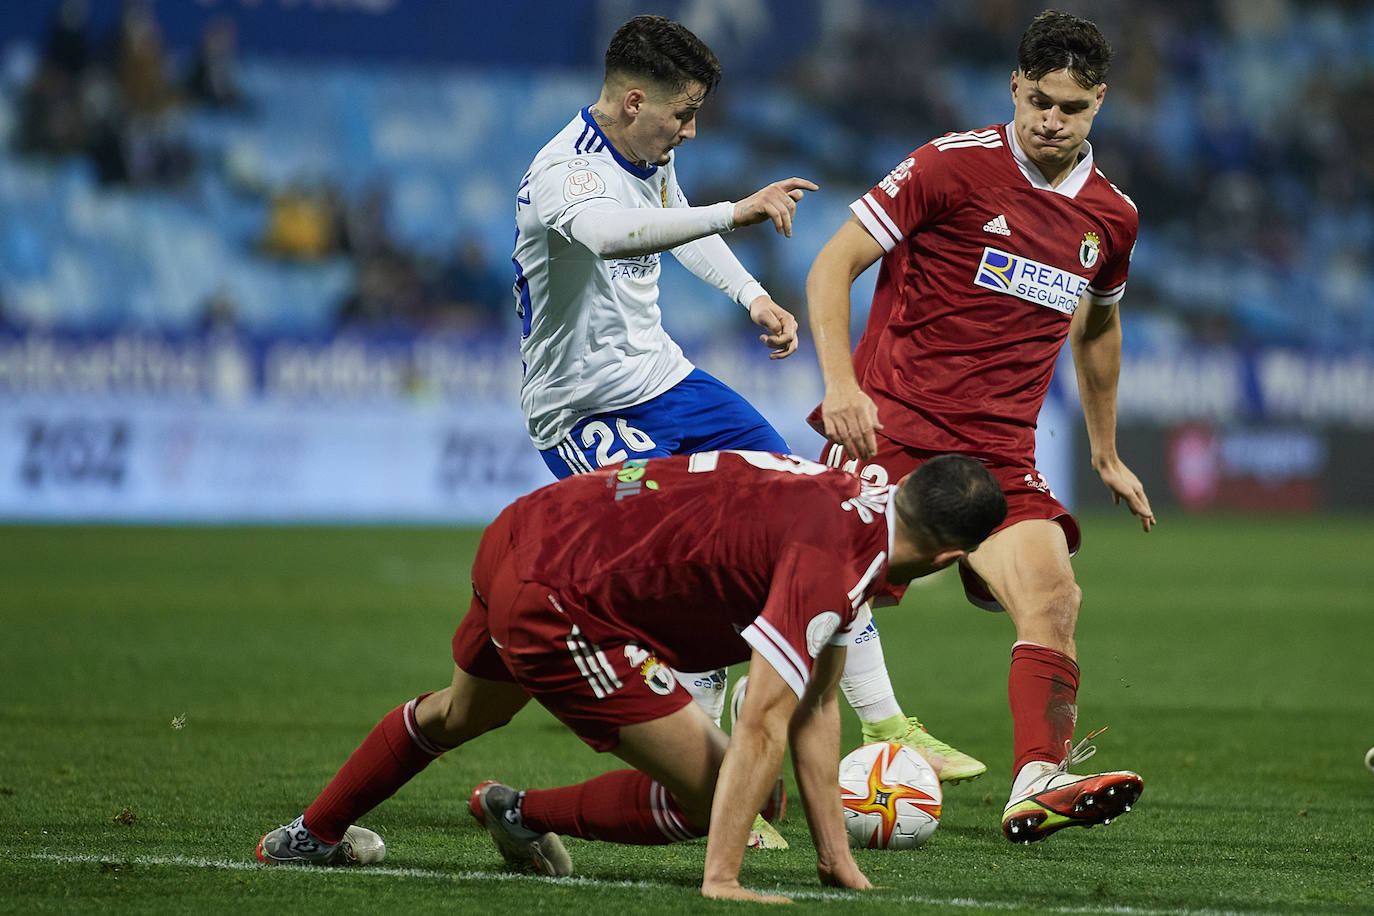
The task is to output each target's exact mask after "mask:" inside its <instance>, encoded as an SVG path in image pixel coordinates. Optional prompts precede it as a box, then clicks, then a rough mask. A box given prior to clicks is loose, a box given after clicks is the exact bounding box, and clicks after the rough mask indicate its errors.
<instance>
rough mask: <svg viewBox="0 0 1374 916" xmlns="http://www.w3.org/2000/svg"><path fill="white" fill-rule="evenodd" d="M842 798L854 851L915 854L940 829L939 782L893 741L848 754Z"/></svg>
mask: <svg viewBox="0 0 1374 916" xmlns="http://www.w3.org/2000/svg"><path fill="white" fill-rule="evenodd" d="M840 798H841V800H842V801H843V802H844V825H845V829H846V830H848V831H849V845H850V846H852V847H854V848H856V849H859V848H868V849H914V848H915V847H917V846H920V845H921V844H922V843H924V842H925V841H926V840H928V839H930V835H931V834H932V833H934V832H935V828H936V827H938V826H940V803H941V800H942V798H943V796H942V794H941V792H940V778H939V777H938V776H936V775H935V771H934V770H933V769H931V767H930V764H928V763H926V760H925V758H924V757H922V756H921V755H920V754H918V753H916V752H915V751H913V750H912V749H911V748H909V747H905V746H903V745H901V744H897V743H896V742H881V741H880V742H877V743H875V744H865V745H864V746H862V747H860V748H858V749H857V750H855V751H853V752H851V753H850V754H848V755H846V756H845V758H844V759H843V760H841V761H840Z"/></svg>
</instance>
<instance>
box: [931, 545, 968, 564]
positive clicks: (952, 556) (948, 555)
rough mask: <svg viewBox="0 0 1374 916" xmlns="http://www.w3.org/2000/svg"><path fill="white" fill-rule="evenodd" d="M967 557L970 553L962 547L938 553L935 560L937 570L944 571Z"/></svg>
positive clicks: (946, 549) (949, 548)
mask: <svg viewBox="0 0 1374 916" xmlns="http://www.w3.org/2000/svg"><path fill="white" fill-rule="evenodd" d="M966 556H968V551H967V550H965V549H964V548H962V547H947V548H945V549H944V550H940V551H937V552H936V554H935V560H934V564H935V568H936V569H944V568H945V567H946V566H949V565H950V564H951V563H957V562H959V561H960V560H962V559H963V558H964V557H966Z"/></svg>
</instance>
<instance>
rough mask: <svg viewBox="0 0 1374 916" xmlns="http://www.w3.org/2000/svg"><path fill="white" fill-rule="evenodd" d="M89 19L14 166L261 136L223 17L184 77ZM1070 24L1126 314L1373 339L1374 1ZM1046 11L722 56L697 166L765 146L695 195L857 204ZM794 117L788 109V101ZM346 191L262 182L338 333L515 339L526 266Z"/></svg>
mask: <svg viewBox="0 0 1374 916" xmlns="http://www.w3.org/2000/svg"><path fill="white" fill-rule="evenodd" d="M87 4H88V0H61V3H60V5H58V6H57V12H56V15H55V17H54V21H53V25H52V28H51V30H50V33H49V35H48V38H47V41H46V44H45V47H44V48H43V49H42V55H41V63H40V64H39V66H38V67H37V69H36V72H35V74H34V75H33V77H32V79H31V80H30V81H29V82H28V85H27V87H26V89H25V91H24V93H23V96H22V99H21V101H20V104H19V106H18V117H17V122H18V126H17V130H16V131H15V132H14V138H15V144H16V147H17V148H18V150H20V151H21V152H22V153H23V154H25V155H27V156H46V157H54V156H56V157H60V156H72V155H79V156H86V157H89V159H90V160H91V161H92V162H93V163H94V165H95V169H96V173H97V175H98V177H99V180H100V181H101V182H103V183H105V184H107V185H121V186H125V187H129V188H135V189H139V188H162V189H166V188H172V189H175V188H177V187H178V186H180V185H181V183H183V182H185V181H186V180H187V178H188V176H190V175H192V174H193V173H194V170H196V169H197V168H206V167H210V166H209V165H207V164H205V163H201V162H198V161H197V157H196V155H195V153H194V152H193V148H192V147H191V146H190V145H189V144H188V143H187V142H186V141H185V140H184V138H182V137H180V136H179V135H178V130H177V126H176V125H177V121H176V119H175V118H174V117H171V116H169V115H170V113H172V112H175V111H176V110H178V109H179V108H183V107H185V106H207V107H211V108H215V109H222V110H225V111H233V112H236V113H237V114H238V116H241V117H247V118H251V117H253V110H254V106H253V100H251V99H247V98H244V94H243V93H242V92H241V91H240V89H239V85H238V81H237V80H236V77H235V74H236V57H237V47H236V46H237V42H236V35H235V31H234V25H233V23H232V21H231V20H229V19H227V18H220V19H213V20H211V22H210V24H209V25H208V26H207V28H206V30H205V33H204V35H203V37H202V40H201V42H200V44H199V47H198V49H196V51H195V53H194V55H192V56H191V57H190V58H189V59H188V60H187V61H186V62H185V64H184V65H181V66H177V65H176V63H175V62H174V61H173V60H171V59H169V55H168V53H167V51H166V49H165V48H164V47H163V42H162V37H161V34H160V31H159V29H158V23H157V19H156V16H155V15H154V7H153V5H152V3H151V2H149V0H124V4H123V7H122V10H123V12H122V15H121V16H120V18H119V21H118V26H117V28H116V29H115V30H114V34H112V35H109V36H103V37H95V36H92V35H91V33H90V28H89V18H90V17H89V12H90V10H89V7H88V5H87ZM1059 5H1061V6H1062V7H1064V8H1066V9H1069V10H1071V11H1073V12H1078V13H1082V14H1084V15H1088V16H1090V17H1093V18H1094V19H1095V20H1096V21H1097V22H1098V23H1099V25H1100V26H1101V27H1102V29H1103V31H1104V33H1105V34H1106V35H1107V36H1108V37H1109V39H1111V40H1112V42H1113V44H1114V48H1115V52H1116V56H1115V60H1114V63H1113V66H1112V70H1111V73H1110V75H1109V78H1108V87H1109V88H1108V94H1107V104H1106V106H1105V108H1104V110H1103V114H1102V115H1101V116H1100V117H1099V119H1098V121H1097V124H1096V126H1095V127H1094V130H1093V134H1092V141H1093V145H1094V149H1095V151H1096V155H1097V159H1098V162H1099V165H1100V167H1101V168H1102V169H1103V171H1104V172H1105V173H1106V174H1107V175H1108V177H1109V178H1110V179H1111V180H1112V181H1113V182H1114V183H1115V184H1117V185H1118V186H1119V187H1121V188H1122V189H1123V190H1124V191H1125V192H1126V193H1127V194H1129V195H1130V196H1131V197H1132V198H1133V199H1134V200H1135V202H1136V203H1137V205H1138V206H1139V209H1140V213H1141V237H1140V244H1139V246H1138V249H1137V253H1136V260H1135V270H1134V271H1133V273H1132V278H1131V289H1130V292H1129V294H1128V308H1130V309H1132V310H1135V312H1136V313H1137V314H1138V315H1141V316H1145V317H1146V318H1148V322H1147V323H1146V327H1145V334H1146V336H1152V341H1151V342H1153V343H1156V344H1163V345H1168V344H1171V343H1174V342H1180V341H1190V340H1203V341H1207V340H1240V341H1243V342H1259V343H1286V344H1296V345H1304V346H1316V347H1344V346H1350V345H1362V346H1374V306H1371V304H1370V302H1369V300H1368V292H1367V291H1368V290H1369V289H1370V287H1371V285H1374V257H1371V255H1374V193H1372V190H1371V189H1372V187H1374V5H1371V4H1369V3H1367V2H1360V0H1319V2H1297V0H1137V2H1135V3H1130V4H1100V3H1092V4H1088V3H1081V2H1065V3H1061V4H1059ZM1043 6H1044V3H1043V2H1039V0H1037V2H1030V0H970V2H954V0H922V2H910V0H844V2H839V0H819V8H820V9H821V10H822V11H823V15H822V16H821V20H822V21H821V23H820V25H819V29H820V33H819V36H818V38H817V40H816V41H815V42H814V43H813V45H812V46H811V47H810V48H799V49H798V53H797V55H796V57H795V59H794V61H793V63H792V64H791V65H790V66H788V67H783V68H780V69H777V70H776V71H775V72H774V73H773V74H772V75H771V77H770V78H768V79H767V80H766V82H765V83H764V84H759V83H757V82H753V81H751V80H747V79H738V78H730V76H729V74H730V65H731V61H730V60H729V59H726V60H724V64H725V67H726V72H727V79H726V80H725V81H724V82H723V83H722V87H721V90H720V92H721V98H720V99H718V100H713V102H712V106H711V108H710V110H709V111H708V112H707V115H709V121H710V123H709V125H707V127H708V128H709V129H706V130H703V134H702V138H701V139H700V140H699V141H697V142H698V144H700V145H699V146H697V147H689V148H688V149H687V151H686V153H685V155H686V156H689V157H696V156H699V155H702V154H703V153H704V152H705V151H706V150H707V149H708V148H709V147H710V146H711V145H712V144H715V143H727V142H728V143H734V144H737V145H740V146H743V147H745V148H747V149H748V151H749V160H748V161H749V164H748V167H747V170H748V172H749V175H747V176H745V175H740V174H731V175H728V176H724V175H723V176H721V179H720V181H719V186H718V187H713V186H711V185H710V184H709V183H707V184H706V186H704V187H694V188H691V189H689V190H690V191H691V192H692V196H693V199H694V200H697V201H700V202H708V201H709V200H716V199H724V198H728V197H730V196H732V195H737V194H738V193H739V191H740V186H741V182H744V183H747V182H748V181H749V180H753V179H755V178H757V179H760V180H771V179H772V178H774V177H777V176H776V175H775V174H774V173H775V172H776V171H777V170H778V169H782V168H786V169H787V170H789V171H791V170H792V169H793V168H794V167H795V169H796V170H797V171H798V173H799V174H807V175H809V176H810V177H813V178H816V179H817V180H818V181H820V182H821V183H822V185H825V186H827V188H828V189H830V190H838V192H839V193H841V194H853V193H861V192H862V190H863V189H864V188H866V187H867V186H869V185H871V184H873V183H874V182H876V181H877V180H878V179H879V178H880V177H881V176H882V175H883V174H884V172H885V171H886V170H887V169H888V168H890V167H891V166H892V165H894V164H895V163H896V161H898V160H899V159H900V157H901V156H902V155H904V153H905V151H907V150H910V149H912V148H914V147H915V146H917V145H919V144H920V143H923V142H925V141H926V140H928V139H931V138H933V137H935V136H938V135H940V134H942V133H945V132H947V131H951V130H963V129H969V128H973V127H981V126H983V125H985V124H987V123H990V122H993V121H997V120H1005V119H1009V117H1010V112H1011V105H1010V100H1009V98H1008V95H1007V78H1008V76H1009V74H1010V71H1011V69H1012V68H1013V67H1014V60H1015V48H1016V44H1017V41H1018V39H1019V36H1020V33H1021V31H1022V29H1023V28H1024V26H1025V24H1026V23H1027V22H1028V21H1029V20H1030V18H1031V17H1032V16H1033V15H1034V14H1035V13H1036V12H1038V11H1039V10H1040V9H1041V8H1042V7H1043ZM702 37H703V38H705V39H706V40H707V41H708V43H709V42H711V41H712V37H713V36H711V35H710V34H703V35H702ZM588 74H589V75H588V86H587V91H586V101H590V100H591V99H592V98H593V96H594V93H595V88H596V86H595V82H596V80H597V79H598V78H599V71H598V70H597V69H596V65H595V64H594V63H593V62H592V61H590V60H589V69H588ZM760 92H762V93H766V94H767V98H768V99H769V100H770V102H769V104H768V105H766V106H763V107H761V106H760V105H759V104H754V103H751V99H752V98H753V97H754V96H755V94H756V93H760ZM779 99H782V100H788V102H789V104H787V105H785V106H782V107H778V106H776V105H773V104H772V102H773V101H776V100H779ZM778 111H790V112H793V114H792V115H788V116H778V115H777V114H776V112H778ZM517 116H518V115H517ZM534 152H535V150H534V149H527V150H525V149H522V150H518V151H517V150H511V151H510V155H511V156H512V157H513V158H515V159H519V160H521V161H524V160H526V159H528V158H529V157H530V156H532V155H533V154H534ZM801 170H805V171H801ZM340 179H341V176H331V175H328V174H325V175H311V176H302V177H301V179H300V180H298V181H293V182H291V183H290V184H288V185H287V186H284V187H268V188H257V189H251V192H252V193H257V194H260V195H262V197H263V198H264V200H265V202H266V207H265V214H266V215H265V217H264V219H263V223H262V226H261V229H260V232H259V233H258V237H257V239H256V240H255V241H256V243H255V250H256V251H257V252H258V255H259V256H261V257H263V258H270V259H279V260H285V261H290V262H300V263H312V262H318V261H324V260H332V259H339V258H343V259H347V260H348V261H349V262H350V263H351V265H352V268H353V277H354V281H353V283H352V288H351V290H350V291H349V292H348V293H347V295H346V296H344V297H343V298H342V300H341V301H339V302H338V304H337V310H336V316H337V320H338V322H339V323H340V324H347V325H364V326H381V327H418V328H432V327H453V326H458V327H469V326H473V325H477V324H496V323H499V322H503V321H504V322H506V323H507V325H508V324H509V322H510V320H511V319H510V317H509V316H510V312H511V294H510V289H511V276H510V273H511V271H510V264H509V261H508V255H509V252H507V251H492V250H490V247H489V246H488V245H486V244H484V242H483V240H482V239H481V238H479V237H478V236H477V235H476V234H465V233H458V235H459V236H460V238H459V239H458V241H457V242H456V243H455V244H453V245H452V246H451V247H450V250H448V251H446V252H442V253H438V254H436V253H434V252H420V251H416V250H411V249H410V248H408V247H407V246H406V245H403V244H400V243H398V242H397V241H396V238H395V235H394V233H393V232H392V231H391V226H390V213H391V200H390V189H389V187H388V185H387V182H386V180H385V177H384V176H381V175H378V176H369V181H368V182H365V183H364V184H363V186H362V187H361V189H360V190H358V191H357V192H356V193H354V194H352V195H349V194H345V193H344V192H343V191H342V190H341V188H342V187H344V186H345V185H344V183H343V182H342V181H341V180H340ZM352 186H353V187H359V185H358V184H357V183H356V182H354V183H353V185H352ZM458 218H461V217H460V216H459V215H458V214H455V219H458ZM732 244H736V245H739V246H741V248H742V250H743V251H747V252H748V257H747V258H746V261H747V262H748V263H750V264H751V266H753V267H754V268H755V271H756V273H758V274H759V275H760V279H762V280H763V281H764V282H765V284H766V285H768V286H769V287H770V289H775V295H777V294H779V292H780V293H781V297H782V298H786V299H788V300H789V301H790V302H795V303H798V305H799V304H800V287H801V284H802V282H803V280H804V270H802V271H801V274H800V275H798V268H797V266H796V264H795V261H789V260H786V259H785V258H784V256H783V255H782V254H781V251H782V249H781V245H782V244H783V243H781V242H779V241H778V240H775V239H771V238H768V237H767V234H765V233H755V234H753V235H751V236H748V237H747V238H746V237H745V235H744V234H741V235H740V236H739V237H737V238H735V239H732ZM214 307H215V309H216V314H217V315H218V316H220V319H221V320H222V319H223V318H224V316H225V315H229V316H232V312H233V308H232V303H226V302H224V301H217V302H216V303H215V305H214Z"/></svg>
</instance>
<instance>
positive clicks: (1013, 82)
mask: <svg viewBox="0 0 1374 916" xmlns="http://www.w3.org/2000/svg"><path fill="white" fill-rule="evenodd" d="M1020 75H1021V71H1020V70H1013V71H1011V97H1012V100H1013V101H1015V99H1016V84H1017V80H1018V78H1019V77H1020Z"/></svg>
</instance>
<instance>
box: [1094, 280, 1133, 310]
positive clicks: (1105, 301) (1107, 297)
mask: <svg viewBox="0 0 1374 916" xmlns="http://www.w3.org/2000/svg"><path fill="white" fill-rule="evenodd" d="M1125 294H1126V284H1125V283H1119V284H1117V285H1116V286H1113V287H1112V288H1111V289H1109V290H1096V289H1093V288H1092V287H1091V286H1090V287H1088V299H1089V301H1091V302H1092V304H1093V305H1116V304H1117V303H1118V302H1120V301H1121V297H1122V296H1124V295H1125Z"/></svg>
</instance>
